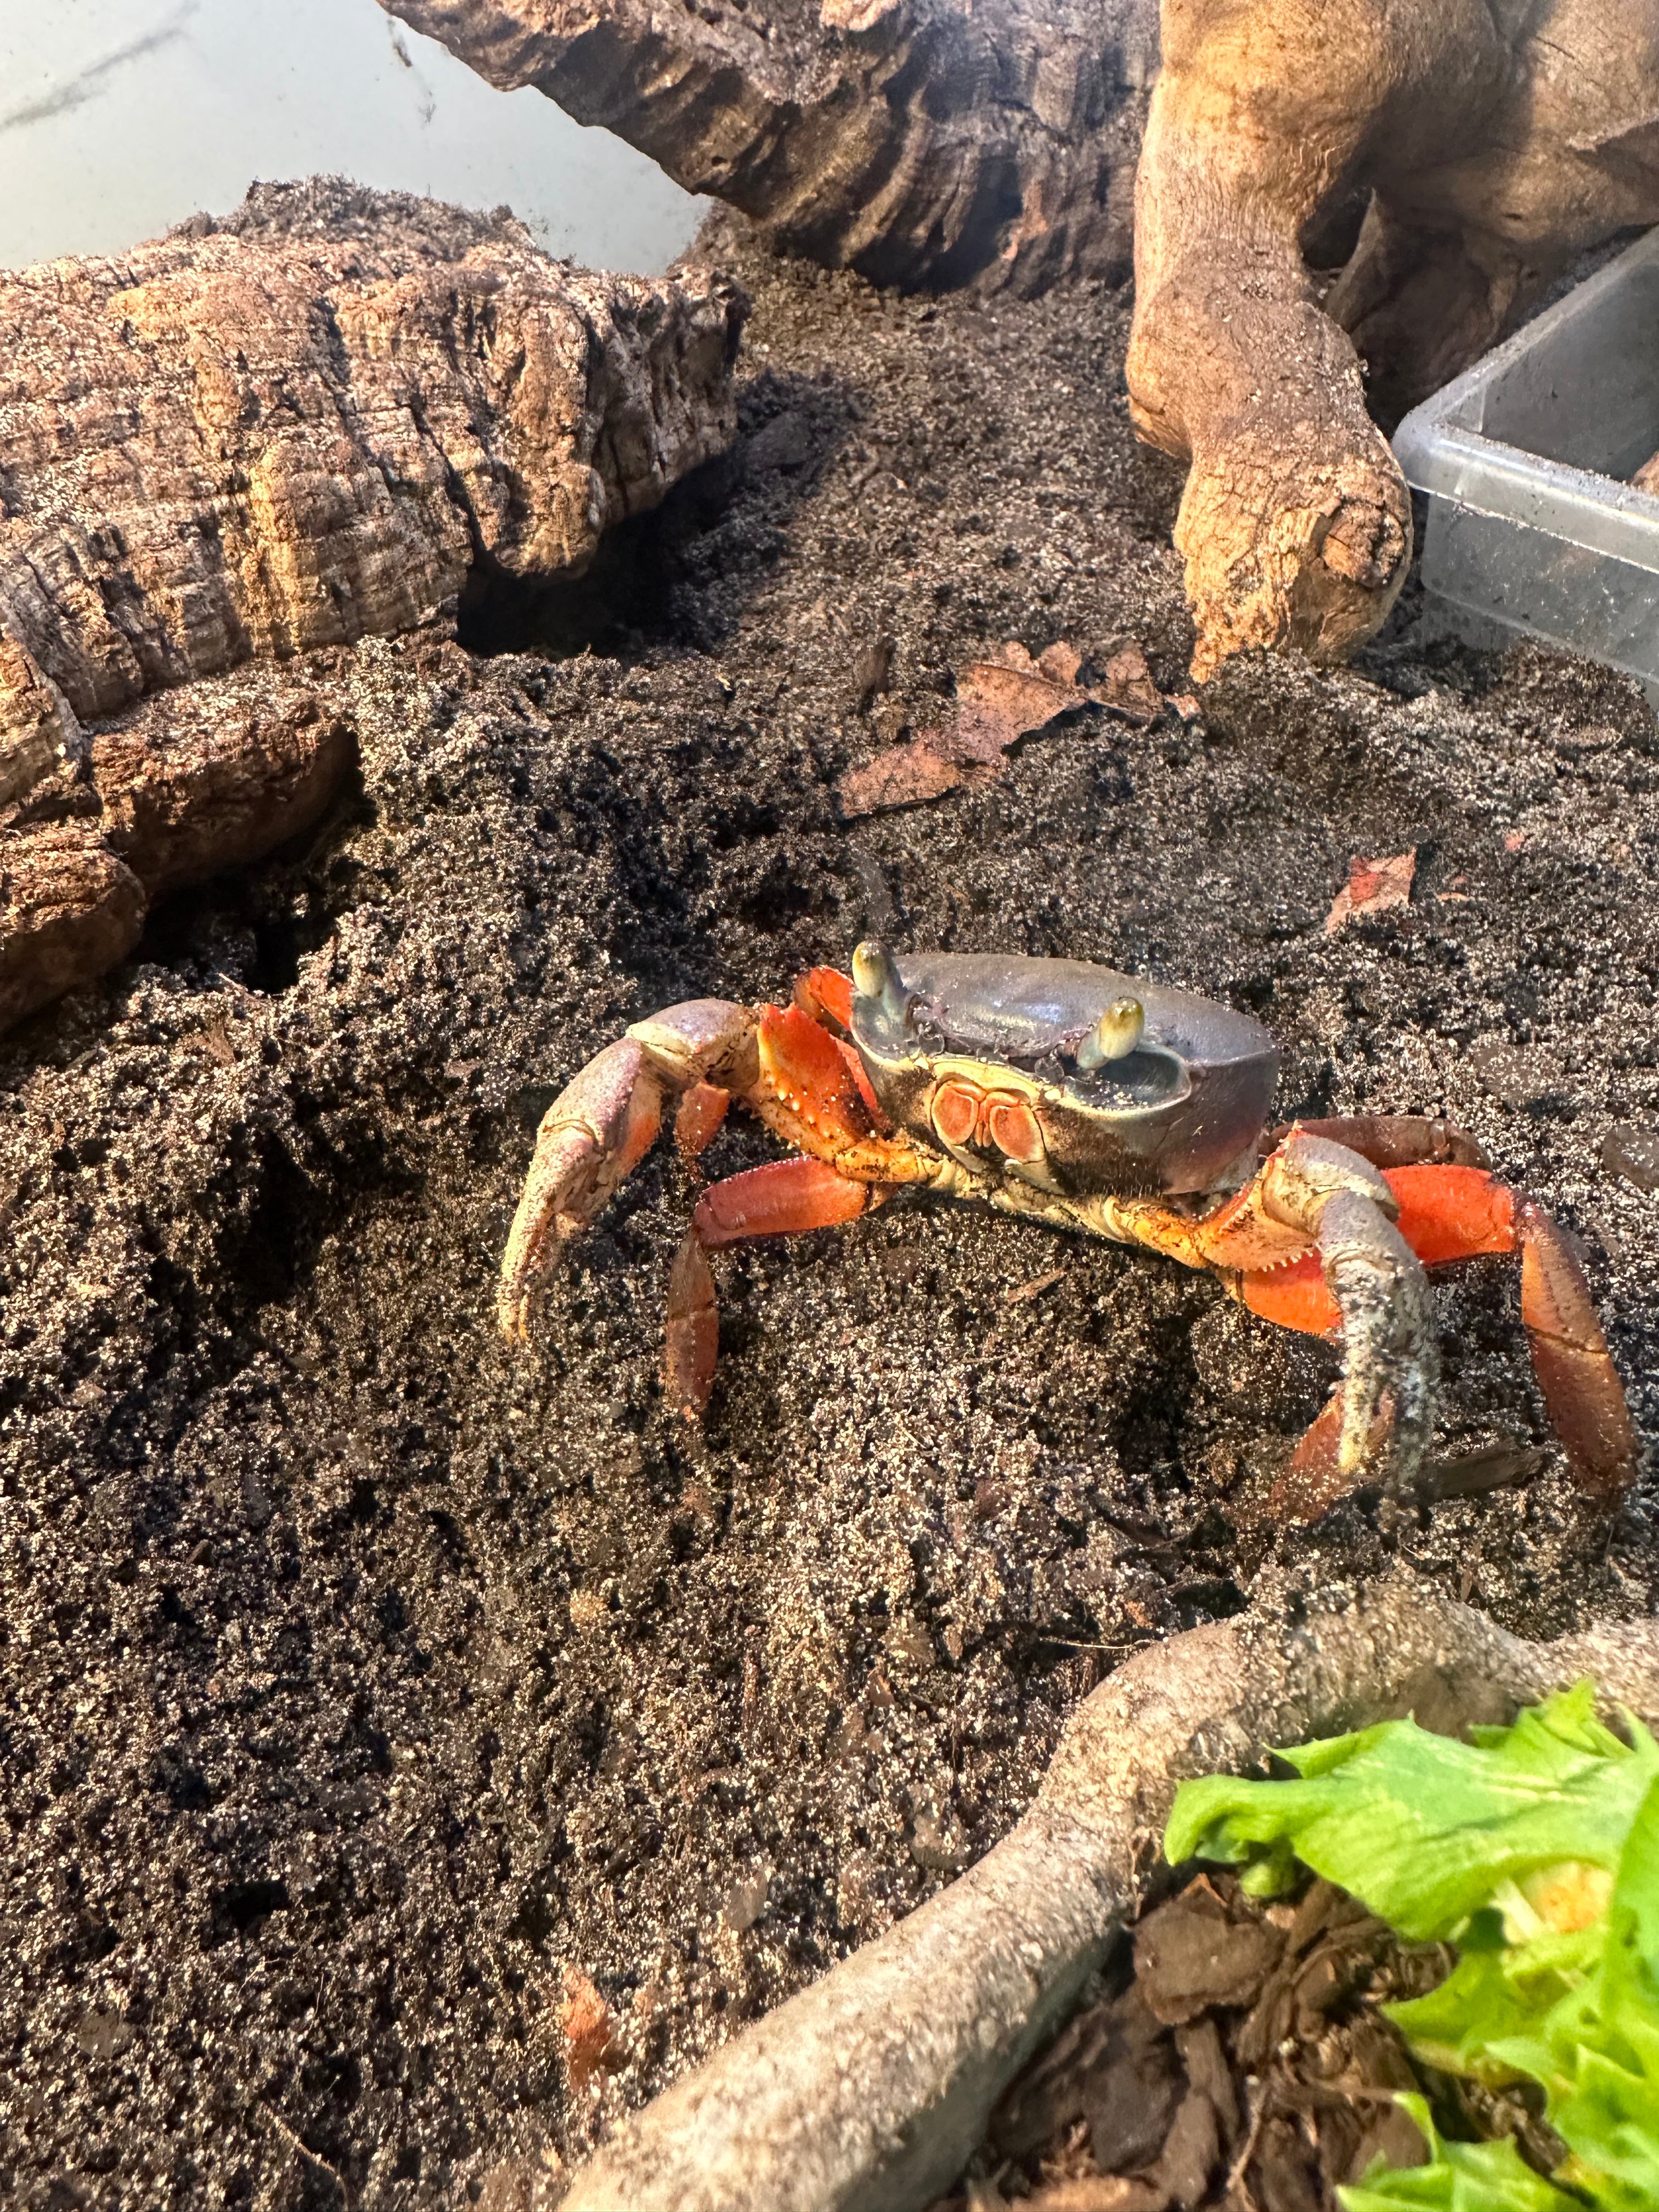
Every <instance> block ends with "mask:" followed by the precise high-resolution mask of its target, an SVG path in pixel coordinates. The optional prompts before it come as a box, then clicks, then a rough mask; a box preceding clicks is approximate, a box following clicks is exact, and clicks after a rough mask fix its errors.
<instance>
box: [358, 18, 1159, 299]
mask: <svg viewBox="0 0 1659 2212" xmlns="http://www.w3.org/2000/svg"><path fill="white" fill-rule="evenodd" d="M382 4H383V5H384V6H386V7H387V8H388V9H391V11H392V13H394V14H396V15H399V16H401V17H402V18H403V20H404V21H405V22H407V23H409V24H410V25H411V26H412V27H413V28H414V29H416V30H417V31H422V32H424V33H427V34H428V36H429V37H431V38H435V39H438V40H441V41H442V42H443V44H444V45H445V46H448V47H449V48H450V49H451V50H452V51H453V52H455V53H457V54H459V56H460V58H461V59H462V60H463V61H465V62H466V63H468V64H470V65H471V67H472V68H473V69H475V70H477V71H478V73H479V74H480V76H484V77H487V78H488V79H489V82H490V83H492V84H495V85H500V86H502V87H513V86H519V85H526V84H533V85H535V86H536V87H537V88H538V90H540V91H542V92H544V93H545V94H547V95H548V97H549V98H550V99H551V100H556V101H557V102H558V104H559V106H561V107H562V108H564V109H565V110H566V112H568V113H569V114H571V115H573V116H574V117H575V118H576V120H577V121H578V122H579V123H587V124H599V125H604V126H605V129H607V130H610V131H615V132H616V133H617V136H618V137H623V138H625V139H627V140H628V141H629V143H630V144H632V145H635V146H637V147H639V148H640V149H641V151H643V152H644V153H647V154H648V155H651V157H652V158H653V161H657V162H659V163H660V165H661V167H663V168H664V169H665V170H666V171H667V173H668V174H669V175H670V176H671V177H673V178H674V179H676V180H677V181H678V183H680V184H682V185H684V186H685V188H686V189H687V191H693V192H702V193H708V194H709V195H711V196H713V197H715V198H718V199H723V200H726V201H728V202H730V204H732V206H734V207H737V208H739V209H741V210H742V211H743V212H744V214H745V215H748V216H753V217H754V218H755V219H756V220H757V222H759V223H760V224H761V225H762V226H763V228H764V230H765V233H766V234H767V237H768V239H769V242H770V243H771V244H772V245H773V246H775V247H776V248H777V249H778V250H779V251H780V252H786V253H793V254H799V255H804V256H805V257H807V258H810V259H812V260H816V261H821V262H823V263H825V264H828V265H829V266H831V267H836V268H853V269H856V270H858V271H859V272H860V274H861V275H862V276H868V277H869V278H871V279H872V282H874V283H881V284H897V285H902V286H914V287H921V288H923V289H944V288H947V287H951V286H954V285H959V284H968V283H972V284H975V285H977V286H979V287H981V289H986V290H1002V289H1012V290H1013V291H1015V292H1032V291H1036V290H1040V289H1042V288H1043V287H1044V286H1046V285H1048V284H1051V283H1054V282H1056V281H1057V280H1059V279H1060V278H1063V277H1073V276H1109V277H1112V278H1114V279H1115V278H1119V277H1121V276H1126V275H1127V273H1128V267H1129V258H1130V251H1131V234H1132V228H1133V179H1134V165H1135V160H1136V156H1137V154H1138V152H1139V143H1140V133H1141V129H1142V126H1143V125H1144V124H1145V121H1146V99H1147V94H1148V93H1149V91H1150V89H1151V86H1152V77H1153V75H1154V73H1155V71H1156V68H1157V58H1158V5H1157V0H988V4H987V0H823V5H822V6H821V7H817V8H814V7H811V6H806V5H803V4H801V0H766V4H764V5H762V6H750V5H748V4H746V0H696V4H693V0H599V5H597V6H596V5H594V4H592V0H382Z"/></svg>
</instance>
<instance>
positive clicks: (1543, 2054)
mask: <svg viewBox="0 0 1659 2212" xmlns="http://www.w3.org/2000/svg"><path fill="white" fill-rule="evenodd" d="M1626 1725H1627V1726H1628V1728H1629V1730H1630V1737H1631V1741H1629V1743H1625V1742H1623V1741H1621V1740H1620V1738H1619V1737H1618V1736H1616V1735H1613V1732H1612V1731H1611V1730H1610V1729H1607V1728H1604V1727H1603V1726H1602V1724H1601V1723H1600V1722H1599V1721H1598V1720H1597V1719H1596V1717H1595V1692H1594V1687H1593V1686H1592V1685H1591V1684H1589V1683H1588V1682H1581V1683H1579V1684H1577V1686H1575V1687H1574V1688H1573V1689H1571V1690H1568V1691H1564V1692H1561V1693H1560V1694H1559V1695H1558V1696H1556V1697H1553V1698H1549V1699H1546V1700H1545V1701H1544V1703H1543V1704H1542V1705H1538V1706H1535V1707H1534V1708H1533V1709H1531V1710H1530V1711H1527V1712H1524V1713H1522V1715H1521V1717H1520V1718H1519V1719H1518V1720H1517V1721H1516V1723H1515V1725H1514V1726H1513V1728H1508V1729H1480V1730H1478V1731H1475V1732H1474V1734H1475V1736H1476V1741H1474V1744H1472V1745H1468V1746H1466V1745H1462V1744H1458V1743H1455V1742H1453V1741H1449V1739H1447V1738H1444V1737H1441V1736H1431V1735H1425V1732H1424V1731H1423V1730H1422V1729H1419V1728H1418V1727H1417V1726H1416V1724H1415V1723H1413V1722H1411V1721H1390V1722H1386V1723H1383V1724H1382V1725H1381V1726H1379V1727H1377V1728H1373V1729H1364V1730H1363V1731H1362V1732H1361V1733H1359V1734H1358V1735H1346V1736H1339V1737H1336V1738H1334V1740H1332V1741H1328V1742H1324V1743H1316V1744H1307V1745H1304V1746H1302V1747H1300V1748H1299V1749H1297V1750H1295V1751H1291V1752H1287V1753H1284V1754H1283V1756H1284V1757H1285V1759H1286V1760H1287V1762H1288V1763H1289V1764H1290V1765H1291V1766H1292V1767H1293V1768H1294V1769H1295V1770H1296V1771H1297V1776H1298V1779H1297V1780H1296V1781H1294V1782H1266V1783H1252V1782H1240V1781H1236V1780H1233V1779H1231V1778H1228V1777H1225V1776H1212V1777H1210V1778H1207V1779H1206V1780H1204V1781H1201V1782H1194V1783H1187V1784H1183V1785H1182V1789H1181V1790H1179V1792H1178V1793H1177V1795H1176V1802H1175V1807H1174V1810H1173V1812H1172V1814H1171V1817H1170V1826H1169V1831H1168V1833H1167V1835H1166V1837H1165V1841H1164V1847H1165V1850H1166V1851H1167V1852H1168V1854H1169V1857H1170V1860H1171V1861H1172V1862H1174V1863H1179V1861H1180V1860H1182V1859H1183V1858H1188V1857H1200V1858H1213V1859H1222V1860H1227V1861H1231V1863H1234V1864H1236V1865H1239V1866H1241V1867H1242V1868H1243V1877H1242V1878H1243V1880H1244V1881H1246V1882H1247V1884H1249V1886H1251V1887H1255V1889H1256V1890H1257V1891H1258V1892H1261V1891H1271V1890H1272V1889H1273V1888H1275V1887H1282V1886H1283V1884H1284V1882H1285V1880H1286V1879H1287V1878H1288V1877H1290V1876H1291V1875H1292V1874H1293V1872H1294V1869H1295V1865H1296V1863H1297V1860H1300V1861H1302V1862H1303V1863H1304V1864H1306V1865H1308V1866H1310V1867H1312V1868H1313V1869H1315V1871H1316V1873H1319V1874H1322V1875H1325V1876H1326V1877H1327V1878H1328V1880H1329V1881H1334V1882H1336V1883H1337V1884H1339V1885H1340V1887H1342V1888H1344V1889H1346V1890H1347V1891H1348V1892H1349V1893H1351V1894H1352V1895H1353V1896H1355V1897H1358V1898H1359V1899H1362V1900H1363V1901H1364V1904H1366V1905H1368V1906H1369V1907H1370V1909H1371V1911H1374V1912H1376V1913H1377V1914H1378V1915H1379V1916H1380V1917H1382V1918H1383V1919H1385V1920H1387V1921H1389V1923H1391V1925H1392V1926H1393V1927H1394V1928H1395V1929H1397V1930H1398V1931H1399V1932H1400V1933H1401V1935H1403V1936H1407V1937H1408V1938H1411V1939H1413V1940H1416V1941H1425V1940H1432V1941H1446V1940H1455V1941H1456V1942H1457V1944H1458V1947H1459V1952H1460V1956H1459V1958H1458V1961H1457V1964H1456V1966H1455V1967H1454V1969H1453V1971H1452V1972H1451V1974H1450V1975H1449V1977H1448V1978H1447V1979H1446V1980H1445V1981H1444V1982H1443V1983H1442V1984H1440V1986H1439V1987H1438V1988H1437V1989H1436V1990H1432V1991H1431V1993H1430V1994H1429V1995H1428V1996H1424V1997H1419V1998H1417V1999H1415V2000H1413V2002H1409V2003H1405V2004H1396V2005H1389V2006H1388V2007H1386V2008H1385V2010H1386V2011H1387V2013H1388V2015H1389V2017H1390V2018H1391V2019H1392V2020H1393V2021H1395V2023H1396V2024H1397V2025H1398V2026H1399V2027H1400V2028H1401V2031H1402V2032H1403V2033H1404V2034H1405V2036H1406V2038H1407V2042H1408V2043H1409V2044H1410V2045H1411V2048H1412V2050H1413V2053H1414V2054H1415V2056H1416V2057H1419V2059H1421V2060H1423V2061H1424V2062H1425V2063H1428V2064H1430V2065H1433V2066H1436V2067H1439V2068H1441V2069H1444V2070H1447V2071H1449V2072H1455V2073H1462V2074H1468V2075H1474V2076H1476V2077H1477V2078H1479V2079H1481V2080H1484V2081H1487V2082H1489V2083H1492V2084H1498V2083H1502V2082H1504V2081H1514V2080H1516V2079H1519V2078H1523V2077H1527V2078H1530V2079H1532V2080H1534V2081H1538V2082H1540V2083H1541V2084H1542V2086H1543V2088H1544V2092H1545V2099H1546V2111H1547V2117H1548V2119H1549V2123H1550V2125H1551V2126H1552V2127H1553V2129H1554V2130H1555V2132H1556V2134H1557V2135H1558V2136H1559V2137H1560V2139H1561V2141H1562V2142H1563V2143H1565V2146H1566V2148H1567V2156H1566V2157H1565V2160H1563V2162H1562V2164H1561V2165H1560V2166H1559V2167H1558V2169H1557V2171H1556V2173H1555V2176H1554V2179H1553V2181H1546V2180H1544V2179H1541V2177H1540V2176H1539V2175H1537V2174H1535V2173H1534V2172H1532V2170H1531V2169H1530V2168H1529V2167H1528V2166H1526V2165H1525V2164H1524V2162H1523V2161H1522V2160H1521V2158H1520V2156H1519V2154H1517V2153H1516V2149H1515V2148H1514V2146H1513V2144H1510V2143H1486V2144H1464V2143H1447V2142H1441V2141H1440V2139H1439V2138H1438V2137H1437V2136H1436V2134H1435V2132H1434V2129H1433V2126H1432V2124H1431V2121H1430V2118H1429V2114H1428V2108H1427V2106H1425V2105H1424V2103H1423V2101H1422V2100H1421V2099H1420V2098H1402V2099H1401V2102H1402V2103H1403V2104H1405V2105H1406V2106H1407V2109H1408V2110H1409V2111H1410V2112H1412V2114H1413V2118H1416V2119H1417V2120H1418V2122H1419V2125H1420V2126H1421V2127H1422V2129H1423V2131H1424V2134H1425V2137H1426V2138H1427V2140H1428V2142H1429V2144H1430V2148H1431V2159H1430V2162H1429V2164H1428V2165H1427V2166H1419V2167H1413V2168H1412V2169H1411V2170H1410V2171H1408V2172H1390V2171H1389V2170H1388V2169H1387V2168H1386V2167H1385V2166H1382V2165H1379V2166H1376V2167H1374V2168H1373V2169H1372V2171H1371V2172H1369V2173H1367V2174H1366V2176H1365V2177H1364V2180H1363V2181H1362V2182H1360V2183H1358V2184H1357V2185H1354V2186H1352V2187H1351V2188H1348V2189H1346V2190H1343V2191H1340V2192H1339V2194H1340V2197H1341V2200H1342V2203H1343V2206H1344V2208H1345V2212H1383V2207H1385V2206H1395V2205H1423V2206H1433V2207H1441V2208H1449V2212H1565V2208H1566V2207H1569V2206H1572V2205H1577V2206H1579V2207H1580V2212H1583V2207H1584V2206H1585V2205H1586V2204H1588V2205H1589V2206H1590V2207H1593V2208H1595V2212H1659V1745H1656V1743H1655V1741H1654V1739H1653V1737H1652V1736H1651V1735H1650V1734H1649V1733H1648V1731H1647V1730H1646V1729H1644V1728H1643V1727H1642V1725H1641V1724H1640V1723H1639V1722H1638V1721H1636V1720H1634V1719H1632V1718H1631V1717H1629V1716H1626ZM1564 2190H1571V2191H1575V2192H1577V2194H1575V2195H1573V2196H1571V2197H1569V2196H1566V2195H1564V2194H1563V2191H1564Z"/></svg>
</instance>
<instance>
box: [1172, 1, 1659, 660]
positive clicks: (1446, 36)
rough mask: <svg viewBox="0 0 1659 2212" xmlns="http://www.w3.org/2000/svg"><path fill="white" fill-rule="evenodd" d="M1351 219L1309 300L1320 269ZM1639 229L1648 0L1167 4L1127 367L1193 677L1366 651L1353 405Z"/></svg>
mask: <svg viewBox="0 0 1659 2212" xmlns="http://www.w3.org/2000/svg"><path fill="white" fill-rule="evenodd" d="M1344 205H1347V206H1349V207H1352V208H1353V209H1355V210H1363V211H1364V219H1363V222H1360V224H1359V225H1358V234H1357V237H1355V238H1353V239H1352V251H1351V252H1347V253H1346V259H1344V260H1343V262H1342V266H1341V268H1340V273H1339V274H1337V275H1336V276H1335V280H1334V283H1328V289H1326V287H1325V286H1323V285H1322V284H1321V283H1319V282H1318V281H1317V280H1316V274H1315V272H1314V270H1312V269H1311V268H1310V252H1316V251H1317V249H1318V248H1319V247H1320V246H1322V245H1323V247H1324V252H1326V253H1328V252H1330V250H1331V249H1330V247H1329V246H1328V244H1326V243H1325V240H1328V238H1329V236H1330V235H1331V234H1330V230H1329V218H1330V216H1331V215H1332V213H1333V211H1334V210H1338V211H1340V209H1341V208H1342V207H1343V206H1344ZM1656 221H1659V12H1656V10H1655V9H1654V7H1653V5H1652V0H1542V4H1537V0H1534V4H1522V0H1432V4H1429V0H1327V4H1323V5H1322V6H1321V7H1320V8H1319V9H1316V10H1315V9H1310V6H1309V4H1308V0H1248V4H1244V5H1241V4H1240V0H1166V4H1165V7H1164V70H1163V74H1162V76H1161V77H1160V80H1159V82H1158V89H1157V92H1156V94H1155V95H1154V98H1153V100H1152V112H1151V116H1150V119H1149V122H1148V125H1147V132H1146V145H1145V149H1144V151H1143V155H1142V161H1141V167H1140V176H1139V192H1138V205H1137V229H1136V246H1135V253H1136V264H1135V276H1136V313H1135V325H1134V331H1133V337H1132V340H1131V344H1130V352H1129V362H1128V380H1129V391H1130V397H1131V402H1132V405H1133V414H1134V421H1135V426H1136V428H1137V429H1138V430H1139V433H1140V435H1141V436H1142V437H1144V438H1146V440H1148V441H1149V442H1151V443H1152V444H1154V445H1157V446H1160V447H1163V448H1164V450H1165V451H1166V452H1169V453H1173V454H1175V455H1176V456H1177V457H1179V458H1181V459H1188V460H1190V462H1191V471H1190V473H1189V475H1188V482H1187V488H1186V492H1185V495H1184V496H1183V499H1182V507H1181V513H1180V517H1179V520H1178V521H1177V523H1176V546H1177V547H1178V549H1179V550H1180V551H1181V552H1182V555H1183V556H1184V557H1185V561H1186V565H1187V589H1188V599H1189V600H1190V602H1191V605H1192V608H1193V613H1194V623H1195V625H1196V629H1197V634H1198V635H1197V643H1196V648H1195V652H1194V664H1193V667H1194V676H1195V677H1197V678H1200V679H1202V678H1205V677H1206V676H1207V675H1209V674H1211V673H1212V671H1214V669H1215V668H1216V667H1217V666H1218V665H1219V664H1220V663H1221V661H1223V660H1224V659H1226V658H1227V657H1228V656H1229V655H1230V654H1231V653H1237V652H1240V651H1243V650H1245V649H1247V648H1248V647H1253V646H1268V647H1284V646H1287V645H1289V646H1296V647H1301V648H1302V649H1303V650H1304V651H1305V652H1307V653H1309V654H1310V656H1311V657H1312V658H1313V659H1316V660H1322V661H1334V660H1340V659H1344V658H1346V656H1347V655H1348V654H1349V653H1352V652H1353V651H1354V650H1355V648H1356V647H1358V646H1359V645H1360V644H1362V643H1363V642H1364V640H1365V639H1366V638H1368V637H1369V636H1370V635H1372V633H1373V632H1374V631H1375V630H1376V628H1377V626H1378V625H1379V624H1380V623H1381V622H1382V621H1383V618H1384V617H1385V616H1386V614H1387V612H1388V610H1389V607H1390V606H1391V605H1392V604H1393V602H1394V599H1395V595H1396V593H1397V592H1398V591H1399V589H1400V586H1401V583H1402V581H1403V580H1404V578H1405V574H1406V568H1407V562H1409V559H1410V556H1411V543H1412V539H1411V507H1410V501H1409V497H1408V495H1407V490H1406V486H1405V483H1404V480H1403V479H1402V477H1401V474H1400V471H1399V470H1398V468H1397V467H1396V466H1395V461H1394V458H1393V455H1392V454H1391V453H1390V452H1389V447H1388V445H1387V443H1386V441H1384V439H1383V436H1382V435H1381V432H1380V431H1379V430H1378V428H1376V423H1375V422H1373V420H1372V414H1371V411H1368V406H1367V401H1368V398H1369V402H1370V410H1374V411H1375V412H1376V414H1377V415H1378V416H1380V417H1381V419H1382V420H1383V422H1385V423H1389V422H1393V421H1394V420H1395V419H1396V418H1397V416H1399V415H1400V414H1401V412H1402V411H1403V410H1405V409H1406V408H1407V407H1409V406H1412V405H1414V404H1416V402H1417V401H1418V400H1419V399H1421V398H1426V397H1427V395H1428V394H1429V393H1430V392H1432V391H1434V390H1435V389H1436V388H1437V386H1440V385H1441V384H1443V383H1444V382H1445V381H1447V380H1448V379H1449V378H1450V377H1451V376H1453V375H1455V374H1457V372H1458V371H1459V370H1461V369H1462V368H1465V367H1467V366H1468V363H1469V362H1471V361H1473V360H1474V359H1475V358H1476V357H1477V356H1479V355H1480V353H1482V352H1483V351H1485V350H1486V348H1487V347H1488V346H1489V345H1491V344H1492V343H1493V341H1494V340H1495V339H1497V338H1498V337H1500V336H1501V335H1502V334H1503V332H1504V331H1505V330H1506V329H1507V328H1509V327H1510V325H1512V323H1513V322H1514V321H1515V319H1516V318H1517V316H1518V315H1519V314H1520V313H1521V312H1522V309H1523V308H1524V307H1526V306H1527V305H1528V302H1529V301H1532V300H1533V299H1534V298H1535V297H1536V295H1537V294H1538V292H1539V290H1540V289H1541V287H1542V286H1543V285H1544V284H1545V283H1547V281H1548V280H1549V279H1550V278H1551V277H1553V276H1554V275H1556V274H1557V273H1558V272H1559V270H1561V269H1563V268H1565V266H1566V265H1567V264H1568V263H1569V262H1570V261H1571V259H1572V258H1573V257H1574V256H1575V255H1576V254H1577V253H1579V252H1582V251H1583V249H1584V248H1586V247H1587V246H1592V245H1595V243H1597V242H1598V241H1600V240H1602V239H1605V238H1607V237H1610V236H1611V235H1613V234H1614V233H1615V232H1617V231H1619V230H1620V229H1622V228H1626V226H1628V225H1632V224H1638V223H1645V222H1656ZM1322 233H1323V234H1324V238H1323V239H1322ZM1344 243H1345V245H1346V243H1347V241H1345V242H1344ZM1338 258H1341V256H1340V253H1339V256H1338ZM1329 265H1330V264H1329V263H1327V268H1329Z"/></svg>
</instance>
